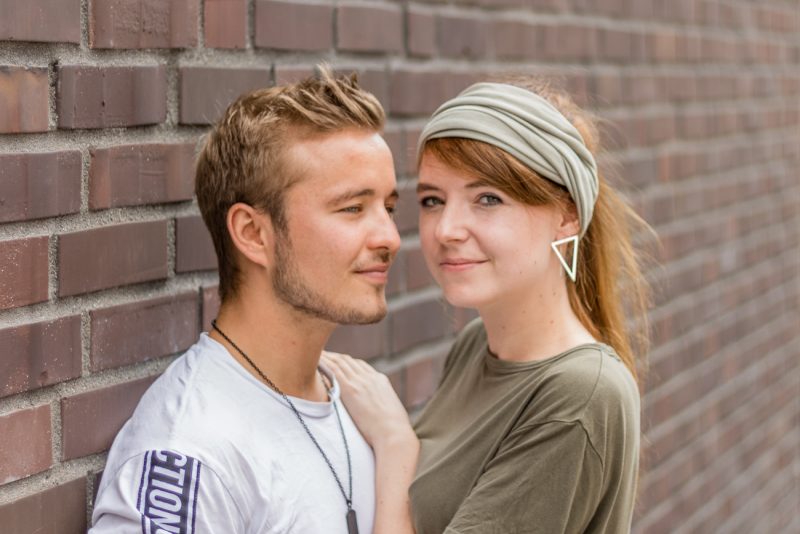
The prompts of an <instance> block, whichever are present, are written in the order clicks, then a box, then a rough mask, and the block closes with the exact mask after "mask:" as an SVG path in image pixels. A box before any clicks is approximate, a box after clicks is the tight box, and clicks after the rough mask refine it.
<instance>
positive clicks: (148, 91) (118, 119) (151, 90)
mask: <svg viewBox="0 0 800 534" xmlns="http://www.w3.org/2000/svg"><path fill="white" fill-rule="evenodd" d="M57 94H58V96H57V109H58V127H59V128H66V129H73V128H112V127H119V126H141V125H145V124H158V123H161V122H164V120H165V119H166V117H167V69H166V68H165V67H164V66H163V65H152V66H136V67H94V66H79V65H64V66H60V67H58V84H57Z"/></svg>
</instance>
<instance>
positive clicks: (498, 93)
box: [418, 83, 598, 236]
mask: <svg viewBox="0 0 800 534" xmlns="http://www.w3.org/2000/svg"><path fill="white" fill-rule="evenodd" d="M442 137H461V138H466V139H473V140H475V141H482V142H484V143H488V144H490V145H494V146H496V147H498V148H500V149H502V150H504V151H506V152H507V153H509V154H511V155H512V156H514V157H516V158H517V159H518V160H520V161H521V162H522V163H524V164H525V165H527V166H528V167H530V168H531V169H532V170H534V171H536V172H537V173H539V174H540V175H541V176H543V177H545V178H548V179H549V180H552V181H553V182H555V183H557V184H560V185H563V186H564V187H566V188H567V191H569V194H570V195H571V196H572V199H573V201H574V202H575V205H576V207H577V209H578V217H579V219H580V223H581V232H580V235H581V236H583V235H584V234H585V233H586V229H587V228H588V227H589V222H590V221H591V220H592V212H593V211H594V204H595V201H596V200H597V193H598V179H597V164H596V163H595V160H594V157H593V156H592V153H591V152H590V151H589V149H588V148H586V145H585V144H584V142H583V139H582V138H581V135H580V134H579V133H578V130H577V129H575V127H574V126H573V125H572V124H571V123H570V122H569V121H568V120H567V119H566V118H565V117H564V116H563V115H562V114H561V113H560V112H559V111H558V110H557V109H556V108H554V107H553V106H552V105H551V104H550V103H549V102H548V101H547V100H545V99H544V98H542V97H540V96H539V95H537V94H535V93H532V92H530V91H527V90H525V89H522V88H519V87H515V86H513V85H508V84H502V83H477V84H475V85H472V86H471V87H468V88H467V89H465V90H464V91H463V92H462V93H461V94H460V95H458V96H457V97H455V98H453V99H452V100H449V101H447V102H445V103H444V104H442V106H440V107H439V109H437V110H436V111H435V112H434V114H433V116H432V117H431V119H430V121H428V124H427V125H426V126H425V128H424V129H423V130H422V135H420V138H419V144H418V153H419V149H422V148H423V147H424V145H425V142H426V141H428V140H430V139H438V138H442Z"/></svg>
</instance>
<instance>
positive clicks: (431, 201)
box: [419, 197, 444, 208]
mask: <svg viewBox="0 0 800 534" xmlns="http://www.w3.org/2000/svg"><path fill="white" fill-rule="evenodd" d="M442 204H444V202H443V201H442V199H440V198H437V197H422V198H421V199H420V200H419V205H420V206H422V207H423V208H432V207H434V206H440V205H442Z"/></svg>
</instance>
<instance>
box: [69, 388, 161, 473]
mask: <svg viewBox="0 0 800 534" xmlns="http://www.w3.org/2000/svg"><path fill="white" fill-rule="evenodd" d="M155 379H156V377H154V376H151V377H147V378H141V379H139V380H134V381H133V382H125V383H123V384H117V385H114V386H108V387H105V388H103V389H97V390H94V391H88V392H86V393H79V394H77V395H73V396H71V397H66V398H64V399H61V435H62V439H63V452H64V460H72V459H73V458H80V457H81V456H88V455H90V454H95V453H98V452H102V451H104V450H106V449H108V448H109V447H110V446H111V442H112V441H114V436H116V435H117V432H119V430H120V428H122V425H123V424H125V421H127V420H128V418H129V417H130V416H131V414H133V410H134V409H135V408H136V405H137V404H138V403H139V399H140V398H141V397H142V395H144V392H145V391H146V390H147V388H148V387H150V384H152V383H153V381H154V380H155Z"/></svg>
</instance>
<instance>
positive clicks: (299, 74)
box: [275, 65, 314, 85]
mask: <svg viewBox="0 0 800 534" xmlns="http://www.w3.org/2000/svg"><path fill="white" fill-rule="evenodd" d="M313 75H314V67H301V66H297V65H275V85H288V84H290V83H297V82H299V81H300V80H303V79H305V78H308V77H309V76H313Z"/></svg>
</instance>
